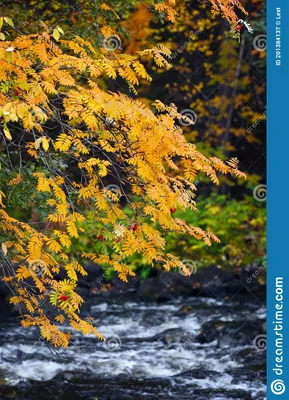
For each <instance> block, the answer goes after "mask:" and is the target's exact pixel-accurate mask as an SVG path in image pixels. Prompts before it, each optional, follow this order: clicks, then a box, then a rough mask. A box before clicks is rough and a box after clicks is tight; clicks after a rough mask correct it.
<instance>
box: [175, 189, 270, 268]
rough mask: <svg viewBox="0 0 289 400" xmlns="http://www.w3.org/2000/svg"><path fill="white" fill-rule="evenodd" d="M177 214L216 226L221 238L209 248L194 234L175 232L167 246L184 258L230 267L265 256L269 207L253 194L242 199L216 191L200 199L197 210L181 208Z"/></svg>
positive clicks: (209, 225) (204, 224)
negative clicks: (183, 210) (182, 234)
mask: <svg viewBox="0 0 289 400" xmlns="http://www.w3.org/2000/svg"><path fill="white" fill-rule="evenodd" d="M177 216H178V217H180V218H182V219H184V220H185V221H192V222H193V223H196V222H195V221H198V225H199V226H200V227H202V228H203V227H206V229H210V230H212V231H213V232H214V233H215V234H216V235H217V237H218V238H219V239H220V243H214V244H213V245H212V246H211V247H209V248H208V247H206V246H204V245H203V243H201V242H197V241H195V240H194V239H193V238H190V237H187V236H179V235H177V234H175V233H173V234H171V235H170V236H169V238H168V239H167V248H168V250H169V251H170V252H172V253H173V254H175V253H177V254H182V257H183V259H192V260H194V262H195V263H196V264H197V265H199V266H202V265H208V264H215V263H217V264H219V265H220V266H222V267H223V266H226V267H229V266H240V265H246V264H248V263H252V262H256V261H258V260H263V259H264V258H265V255H266V208H265V205H264V203H262V202H258V201H257V200H255V199H254V198H253V197H252V196H246V197H245V199H244V200H241V201H238V200H235V199H230V198H228V197H227V196H225V195H218V194H216V193H213V194H211V196H210V197H206V198H205V199H201V200H199V201H198V211H197V212H195V213H192V212H191V211H188V212H186V213H185V214H184V213H182V212H179V213H178V215H177Z"/></svg>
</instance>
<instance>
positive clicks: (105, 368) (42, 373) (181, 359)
mask: <svg viewBox="0 0 289 400" xmlns="http://www.w3.org/2000/svg"><path fill="white" fill-rule="evenodd" d="M184 306H186V307H185V309H184ZM86 312H87V313H88V314H90V315H91V316H92V317H93V318H94V320H95V324H96V326H97V327H98V330H99V331H100V332H101V333H104V334H105V336H106V338H107V341H106V342H105V343H102V342H99V341H98V340H97V339H96V338H94V337H92V336H89V337H87V336H86V337H83V336H82V335H80V334H78V333H75V332H74V333H73V345H72V346H71V347H69V349H68V350H66V351H60V352H58V354H57V355H55V354H53V352H52V351H51V349H50V348H49V347H48V346H47V345H46V344H45V343H44V342H43V341H42V340H40V339H39V337H38V336H37V335H36V333H35V332H34V331H33V330H29V329H28V330H27V329H23V328H22V327H21V326H20V325H19V323H18V322H17V321H16V320H15V318H11V317H8V316H3V318H2V323H1V325H0V360H1V367H0V380H1V382H0V399H11V398H13V399H18V398H19V399H21V400H30V399H31V400H36V399H37V400H38V399H41V400H46V399H47V400H48V399H49V400H51V399H54V398H57V399H63V400H78V399H85V400H95V399H98V400H106V399H109V400H114V399H115V400H122V399H134V400H136V399H144V400H155V399H161V400H165V399H166V400H167V399H178V400H182V399H183V400H185V399H186V400H189V399H190V400H204V399H214V400H229V399H257V400H261V399H262V400H263V399H265V398H266V393H265V383H264V374H265V372H264V366H265V352H264V351H263V350H264V348H263V349H262V348H261V349H258V348H256V343H255V342H256V340H255V342H254V341H252V338H253V337H254V336H255V335H256V332H255V330H254V329H253V328H250V327H251V325H252V321H253V325H256V326H260V325H261V324H262V322H263V321H264V319H265V310H264V308H263V307H262V306H261V304H260V303H256V304H255V303H254V304H253V303H243V302H242V301H241V300H239V301H236V302H233V301H230V302H227V303H226V301H225V300H224V301H219V300H215V299H209V298H192V299H178V300H173V301H170V302H164V303H143V302H138V301H126V302H123V303H119V302H117V304H108V303H99V300H96V299H95V300H94V301H93V302H91V303H90V304H89V305H87V309H86ZM15 321H16V322H15ZM248 321H249V322H250V321H251V325H250V324H249V328H248V329H247V331H246V335H247V336H244V335H241V337H240V336H238V335H239V330H238V327H242V329H243V327H244V326H245V325H246V324H247V322H248ZM224 327H225V328H226V330H225V331H224ZM220 329H221V330H222V329H223V333H222V335H221V336H220ZM250 329H251V331H250ZM204 332H205V334H204ZM228 332H230V334H229V335H228ZM257 333H258V331H257ZM202 335H203V337H205V338H207V339H205V340H204V339H202V340H200V337H202ZM261 336H262V335H261ZM208 337H209V339H208ZM234 337H236V340H235V338H234ZM244 339H245V340H244ZM252 360H253V361H252ZM256 360H257V361H256Z"/></svg>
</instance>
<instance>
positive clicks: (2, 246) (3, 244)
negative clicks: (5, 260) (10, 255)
mask: <svg viewBox="0 0 289 400" xmlns="http://www.w3.org/2000/svg"><path fill="white" fill-rule="evenodd" d="M1 249H2V251H3V254H4V256H6V255H7V251H8V250H7V246H6V244H5V243H2V245H1Z"/></svg>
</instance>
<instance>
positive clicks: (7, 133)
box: [3, 128, 12, 140]
mask: <svg viewBox="0 0 289 400" xmlns="http://www.w3.org/2000/svg"><path fill="white" fill-rule="evenodd" d="M3 132H4V135H5V136H6V137H7V139H8V140H12V136H11V133H10V131H9V129H8V128H4V129H3Z"/></svg>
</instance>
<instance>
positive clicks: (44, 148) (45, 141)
mask: <svg viewBox="0 0 289 400" xmlns="http://www.w3.org/2000/svg"><path fill="white" fill-rule="evenodd" d="M42 147H43V150H45V151H47V150H48V149H49V142H48V140H47V138H46V137H44V138H43V140H42Z"/></svg>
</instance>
